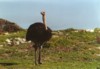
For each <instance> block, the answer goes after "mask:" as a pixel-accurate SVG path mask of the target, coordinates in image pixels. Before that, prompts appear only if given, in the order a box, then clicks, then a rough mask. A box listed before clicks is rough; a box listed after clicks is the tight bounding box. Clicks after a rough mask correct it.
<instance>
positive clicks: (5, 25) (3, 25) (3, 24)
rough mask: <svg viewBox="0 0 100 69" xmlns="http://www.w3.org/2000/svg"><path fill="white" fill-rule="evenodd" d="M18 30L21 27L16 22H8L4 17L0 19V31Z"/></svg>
mask: <svg viewBox="0 0 100 69" xmlns="http://www.w3.org/2000/svg"><path fill="white" fill-rule="evenodd" d="M20 30H22V28H21V27H20V26H18V25H17V24H16V23H14V22H10V21H8V20H5V19H0V33H3V32H17V31H20Z"/></svg>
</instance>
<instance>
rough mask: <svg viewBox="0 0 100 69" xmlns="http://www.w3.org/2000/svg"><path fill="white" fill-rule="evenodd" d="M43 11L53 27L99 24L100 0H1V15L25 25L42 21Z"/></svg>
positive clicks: (83, 26) (63, 27) (55, 28)
mask: <svg viewBox="0 0 100 69" xmlns="http://www.w3.org/2000/svg"><path fill="white" fill-rule="evenodd" d="M42 10H45V11H46V16H47V19H46V22H47V25H48V26H49V27H50V28H51V29H53V30H59V29H66V28H77V29H94V28H96V27H100V0H62V1H61V0H0V18H3V19H7V20H9V21H12V22H15V23H17V24H18V25H20V26H21V27H23V28H28V27H29V25H30V24H32V23H34V22H41V21H42V19H41V15H40V12H41V11H42Z"/></svg>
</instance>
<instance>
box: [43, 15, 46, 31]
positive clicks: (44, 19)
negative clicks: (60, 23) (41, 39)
mask: <svg viewBox="0 0 100 69" xmlns="http://www.w3.org/2000/svg"><path fill="white" fill-rule="evenodd" d="M42 20H43V24H44V26H45V29H46V30H47V25H46V15H45V14H44V15H42Z"/></svg>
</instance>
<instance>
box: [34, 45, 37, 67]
mask: <svg viewBox="0 0 100 69" xmlns="http://www.w3.org/2000/svg"><path fill="white" fill-rule="evenodd" d="M34 49H35V54H34V56H35V65H37V45H34Z"/></svg>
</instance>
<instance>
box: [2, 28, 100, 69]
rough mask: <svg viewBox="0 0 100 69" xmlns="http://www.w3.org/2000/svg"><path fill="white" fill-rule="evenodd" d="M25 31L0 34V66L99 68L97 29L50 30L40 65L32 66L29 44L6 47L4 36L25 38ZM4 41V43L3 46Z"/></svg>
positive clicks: (66, 68)
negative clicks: (93, 30) (91, 30)
mask: <svg viewBox="0 0 100 69" xmlns="http://www.w3.org/2000/svg"><path fill="white" fill-rule="evenodd" d="M25 34H26V31H22V32H21V31H20V32H17V33H16V34H14V33H11V34H10V35H0V38H1V37H2V38H3V39H0V44H2V46H1V45H0V68H2V69H3V68H4V69H5V68H9V69H16V68H17V69H18V68H20V69H21V68H22V69H99V68H100V44H99V42H98V38H97V35H100V33H99V32H87V31H83V30H81V31H80V30H77V29H75V30H72V29H66V30H60V31H53V37H52V39H51V40H50V41H48V42H47V43H46V44H44V48H43V50H42V61H43V64H42V65H37V66H35V65H34V49H33V48H32V47H31V44H30V43H24V44H20V45H14V46H9V45H7V44H6V43H5V40H6V39H7V38H16V37H21V38H25ZM3 42H4V45H3Z"/></svg>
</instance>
